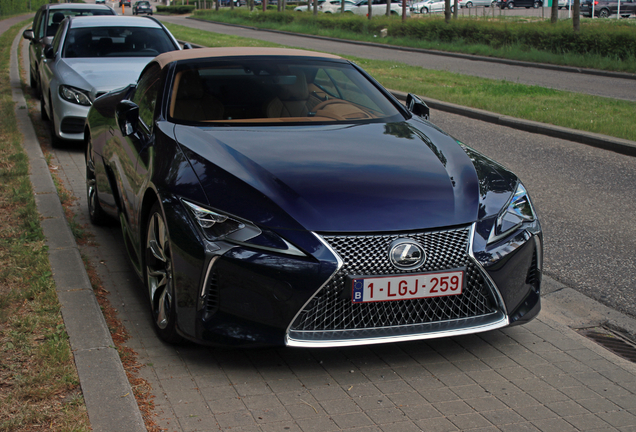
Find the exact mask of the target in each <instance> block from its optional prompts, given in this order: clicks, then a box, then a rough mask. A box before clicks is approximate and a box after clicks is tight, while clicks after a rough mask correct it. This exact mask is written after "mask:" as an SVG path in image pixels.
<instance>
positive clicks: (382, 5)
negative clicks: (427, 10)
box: [351, 0, 411, 16]
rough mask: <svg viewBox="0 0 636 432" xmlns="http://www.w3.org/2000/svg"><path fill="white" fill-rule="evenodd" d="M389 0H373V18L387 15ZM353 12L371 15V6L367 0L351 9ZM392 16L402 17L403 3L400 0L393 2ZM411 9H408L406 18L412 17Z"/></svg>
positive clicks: (362, 0) (393, 0) (392, 0)
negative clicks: (387, 2)
mask: <svg viewBox="0 0 636 432" xmlns="http://www.w3.org/2000/svg"><path fill="white" fill-rule="evenodd" d="M386 1H387V0H372V3H371V13H372V15H373V16H381V15H385V14H386ZM351 12H352V13H354V14H356V15H361V16H367V15H368V13H369V5H368V3H367V0H361V1H359V2H358V3H356V4H355V6H353V7H352V8H351ZM391 15H399V16H402V3H401V2H398V0H391ZM410 15H411V13H410V10H409V8H406V16H410Z"/></svg>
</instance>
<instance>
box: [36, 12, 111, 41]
mask: <svg viewBox="0 0 636 432" xmlns="http://www.w3.org/2000/svg"><path fill="white" fill-rule="evenodd" d="M97 15H114V11H113V10H112V9H82V10H73V9H54V10H50V11H49V16H48V21H47V23H46V35H47V36H54V35H55V33H57V29H58V28H59V27H60V23H61V22H62V21H63V20H64V18H66V17H70V16H71V17H73V16H97Z"/></svg>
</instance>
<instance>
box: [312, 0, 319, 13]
mask: <svg viewBox="0 0 636 432" xmlns="http://www.w3.org/2000/svg"><path fill="white" fill-rule="evenodd" d="M313 7H314V15H318V0H314V3H313Z"/></svg>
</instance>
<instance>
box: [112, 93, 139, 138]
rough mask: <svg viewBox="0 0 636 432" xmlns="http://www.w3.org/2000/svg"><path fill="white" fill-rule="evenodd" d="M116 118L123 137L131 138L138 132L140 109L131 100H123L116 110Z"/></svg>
mask: <svg viewBox="0 0 636 432" xmlns="http://www.w3.org/2000/svg"><path fill="white" fill-rule="evenodd" d="M115 116H116V118H117V124H118V125H119V130H120V131H121V134H122V135H123V136H129V135H132V134H134V133H135V132H136V131H137V126H138V125H139V107H138V106H137V105H136V104H135V103H134V102H131V101H129V100H123V101H121V102H119V103H118V104H117V107H116V108H115Z"/></svg>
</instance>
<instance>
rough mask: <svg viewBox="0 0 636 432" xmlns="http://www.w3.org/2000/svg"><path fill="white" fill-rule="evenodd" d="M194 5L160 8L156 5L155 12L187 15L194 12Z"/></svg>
mask: <svg viewBox="0 0 636 432" xmlns="http://www.w3.org/2000/svg"><path fill="white" fill-rule="evenodd" d="M194 8H195V5H177V6H161V5H157V12H160V13H169V14H178V15H181V14H189V13H192V12H193V11H194Z"/></svg>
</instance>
